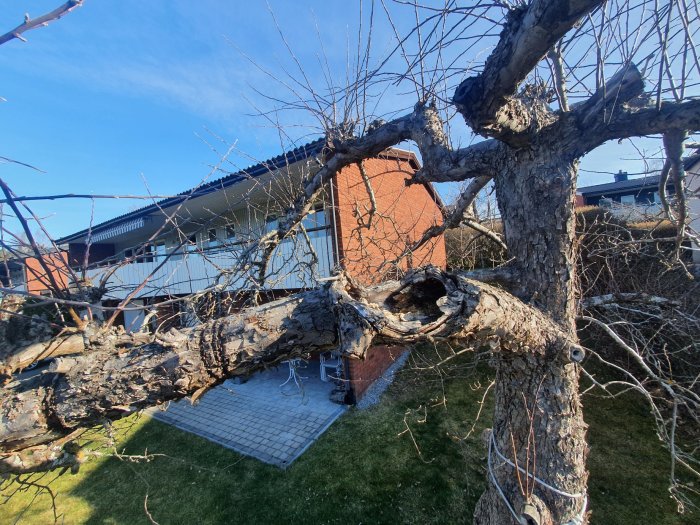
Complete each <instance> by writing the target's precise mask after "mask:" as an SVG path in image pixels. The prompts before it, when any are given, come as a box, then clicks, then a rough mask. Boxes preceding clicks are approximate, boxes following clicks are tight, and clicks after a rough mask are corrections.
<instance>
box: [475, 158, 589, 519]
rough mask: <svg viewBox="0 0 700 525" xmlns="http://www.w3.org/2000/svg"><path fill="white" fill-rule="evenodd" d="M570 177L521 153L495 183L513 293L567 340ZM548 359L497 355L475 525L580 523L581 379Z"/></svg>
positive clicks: (564, 169) (554, 162)
mask: <svg viewBox="0 0 700 525" xmlns="http://www.w3.org/2000/svg"><path fill="white" fill-rule="evenodd" d="M576 174H577V163H576V161H573V160H570V159H567V158H566V157H564V156H563V155H562V154H561V153H559V154H558V155H555V154H553V153H552V152H551V151H537V150H530V151H527V152H524V151H523V150H520V151H518V152H515V153H514V154H513V155H512V158H510V159H508V162H507V164H506V169H504V170H503V171H502V172H501V173H500V174H499V176H498V177H497V178H496V191H497V195H498V202H499V206H500V211H501V217H502V219H503V224H504V230H505V236H506V243H507V245H508V251H509V255H510V256H511V257H513V258H514V262H513V265H514V266H515V268H516V274H519V276H520V283H519V289H518V290H517V291H516V293H517V294H518V295H519V296H520V297H521V299H523V300H524V301H526V302H529V303H530V304H531V305H532V306H535V307H537V308H539V309H540V310H542V311H543V312H545V313H546V314H547V315H549V316H550V317H551V318H552V319H553V320H554V321H556V322H557V323H559V324H560V325H561V328H562V329H563V330H564V331H565V332H566V333H568V334H569V336H570V337H571V338H572V341H576V333H575V330H574V320H575V319H574V315H575V302H574V291H575V275H574V268H575V266H574V250H575V248H574V212H573V208H574V199H575V188H576ZM543 345H546V343H544V342H543ZM549 355H551V354H550V352H548V351H547V350H546V349H545V351H543V352H531V353H525V354H511V353H504V352H499V353H497V354H496V355H495V358H494V361H495V365H496V369H497V377H496V385H497V387H496V389H495V411H494V423H493V430H492V435H491V436H489V473H488V479H489V487H488V489H487V491H486V492H485V493H484V494H483V495H482V497H481V499H480V500H479V503H478V505H477V509H476V511H475V515H474V521H475V523H478V524H489V525H495V524H512V523H518V522H520V523H528V524H529V523H532V524H546V523H553V524H557V525H558V524H560V523H583V522H585V518H584V516H583V511H584V506H585V501H586V496H585V493H586V482H587V477H588V474H587V471H586V467H585V461H586V455H587V447H586V442H585V433H586V425H585V423H584V422H583V417H582V411H581V404H580V401H579V393H578V378H579V372H578V369H577V366H576V364H575V363H562V362H561V361H558V360H555V359H551V358H550V357H548V356H549ZM504 458H507V459H508V461H510V462H511V463H512V464H509V463H508V461H506V460H505V459H504ZM514 464H515V465H517V466H518V467H519V468H518V469H516V468H515V467H514ZM499 487H500V491H502V494H501V493H500V492H499ZM564 493H567V495H565V494H564ZM508 506H510V508H509V507H508ZM516 516H517V519H516ZM577 519H581V521H577Z"/></svg>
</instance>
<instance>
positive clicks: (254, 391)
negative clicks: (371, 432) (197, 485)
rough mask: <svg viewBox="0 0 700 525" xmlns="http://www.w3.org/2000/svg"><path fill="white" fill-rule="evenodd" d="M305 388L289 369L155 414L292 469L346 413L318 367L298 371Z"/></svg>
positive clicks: (226, 384)
mask: <svg viewBox="0 0 700 525" xmlns="http://www.w3.org/2000/svg"><path fill="white" fill-rule="evenodd" d="M299 375H301V376H302V377H303V378H304V379H303V380H302V381H301V389H299V388H297V386H296V385H295V384H294V382H293V381H291V382H290V383H288V384H287V385H285V386H284V387H283V388H280V385H281V384H282V383H284V382H285V381H286V380H287V378H288V377H289V369H288V367H287V365H286V364H283V365H280V366H279V367H278V368H276V369H274V368H273V369H270V370H265V371H263V372H260V373H258V374H256V375H254V376H252V377H251V378H250V379H249V380H248V381H247V382H246V383H243V384H234V382H233V381H230V380H229V381H226V382H224V383H223V384H222V385H220V386H218V387H216V388H214V389H212V390H210V391H209V392H207V393H206V394H204V395H203V396H202V397H201V398H200V399H199V401H198V402H197V403H196V404H195V405H192V404H191V403H190V401H189V400H188V399H184V400H181V401H178V402H176V403H171V404H170V406H169V407H168V408H167V410H159V409H156V410H151V411H150V414H151V415H152V416H153V417H154V418H156V419H158V420H160V421H163V422H165V423H169V424H171V425H174V426H176V427H177V428H180V429H182V430H185V431H187V432H192V433H193V434H197V435H199V436H202V437H204V438H206V439H209V440H210V441H213V442H215V443H218V444H220V445H222V446H224V447H228V448H230V449H233V450H235V451H236V452H239V453H241V454H245V455H248V456H253V457H255V458H257V459H259V460H261V461H264V462H265V463H271V464H273V465H276V466H278V467H281V468H286V467H288V466H289V465H290V464H291V463H292V462H293V461H294V460H295V459H296V458H298V457H299V456H300V455H301V454H302V453H304V451H305V450H306V449H307V448H309V446H310V445H311V444H312V443H313V442H314V441H315V440H316V439H317V438H318V437H319V436H320V435H321V434H323V432H325V431H326V429H328V427H329V426H330V425H331V424H332V423H333V422H334V421H335V420H336V419H337V418H338V417H339V416H340V415H341V414H343V412H344V411H345V410H346V407H345V406H343V405H338V404H336V403H333V402H332V401H330V399H329V396H330V393H331V391H332V390H333V384H332V383H330V382H329V383H324V382H322V381H321V380H320V373H319V367H318V363H317V362H311V363H309V364H308V366H307V367H306V368H303V369H300V370H299Z"/></svg>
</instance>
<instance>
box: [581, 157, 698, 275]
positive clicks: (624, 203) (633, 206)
mask: <svg viewBox="0 0 700 525" xmlns="http://www.w3.org/2000/svg"><path fill="white" fill-rule="evenodd" d="M683 167H684V169H685V193H686V197H687V202H688V209H689V218H688V225H689V226H690V230H691V231H693V232H698V231H699V230H700V150H698V151H696V152H695V153H693V154H692V155H689V156H688V157H686V158H685V159H683ZM659 180H660V175H659V174H654V175H645V176H643V177H639V178H635V179H630V178H629V176H628V174H627V173H626V172H624V171H620V172H618V173H616V174H615V175H614V181H613V182H609V183H606V184H596V185H594V186H585V187H583V188H579V189H578V191H577V195H576V205H577V206H601V207H606V208H610V209H611V211H612V212H613V213H614V214H615V215H616V216H619V217H624V218H626V219H630V220H647V219H649V218H651V217H654V216H661V214H662V213H663V208H662V206H661V198H660V196H659ZM666 192H667V194H668V196H669V197H673V196H674V195H675V194H676V187H675V184H674V182H673V180H672V179H670V180H669V181H668V183H667V184H666ZM689 246H690V248H691V249H692V250H693V262H694V263H695V265H696V267H697V266H700V246H699V245H698V244H697V243H696V242H690V243H689Z"/></svg>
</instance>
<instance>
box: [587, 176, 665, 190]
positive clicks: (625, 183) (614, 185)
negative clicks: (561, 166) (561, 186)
mask: <svg viewBox="0 0 700 525" xmlns="http://www.w3.org/2000/svg"><path fill="white" fill-rule="evenodd" d="M658 185H659V176H658V175H647V176H645V177H642V178H639V179H629V180H622V181H620V182H608V183H607V184H596V185H595V186H585V187H583V188H579V189H578V192H579V193H581V194H582V195H592V194H596V193H606V192H607V193H611V192H612V193H618V192H621V191H628V190H637V189H640V190H641V189H643V188H652V187H655V186H658Z"/></svg>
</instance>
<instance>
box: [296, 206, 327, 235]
mask: <svg viewBox="0 0 700 525" xmlns="http://www.w3.org/2000/svg"><path fill="white" fill-rule="evenodd" d="M301 223H302V224H303V225H304V228H305V229H306V230H315V229H317V228H325V227H326V225H327V224H326V212H325V211H324V210H323V208H318V209H316V210H312V211H311V213H309V214H308V215H307V216H306V217H304V220H303V221H301Z"/></svg>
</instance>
